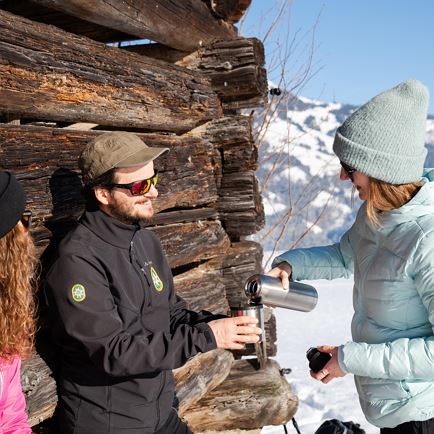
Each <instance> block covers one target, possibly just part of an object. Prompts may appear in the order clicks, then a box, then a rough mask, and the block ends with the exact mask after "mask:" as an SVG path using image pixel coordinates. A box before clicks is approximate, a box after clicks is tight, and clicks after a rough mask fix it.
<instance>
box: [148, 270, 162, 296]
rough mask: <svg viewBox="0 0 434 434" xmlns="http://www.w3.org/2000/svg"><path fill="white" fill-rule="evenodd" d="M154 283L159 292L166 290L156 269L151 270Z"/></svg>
mask: <svg viewBox="0 0 434 434" xmlns="http://www.w3.org/2000/svg"><path fill="white" fill-rule="evenodd" d="M150 271H151V277H152V281H153V282H154V287H155V289H156V290H157V291H158V292H161V291H162V290H163V288H164V286H163V282H162V281H161V279H160V276H159V275H158V274H157V272H156V271H155V268H154V267H151V268H150Z"/></svg>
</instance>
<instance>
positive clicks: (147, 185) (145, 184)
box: [107, 170, 158, 196]
mask: <svg viewBox="0 0 434 434" xmlns="http://www.w3.org/2000/svg"><path fill="white" fill-rule="evenodd" d="M157 181H158V171H157V170H155V171H154V174H153V175H152V176H151V177H150V178H147V179H142V180H141V181H134V182H130V183H129V184H109V185H107V187H109V188H115V187H116V188H125V189H126V190H129V191H130V193H131V195H132V196H143V195H144V194H146V193H148V192H149V190H150V189H151V187H152V186H155V185H157Z"/></svg>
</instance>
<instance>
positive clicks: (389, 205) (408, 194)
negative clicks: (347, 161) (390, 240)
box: [366, 178, 422, 226]
mask: <svg viewBox="0 0 434 434" xmlns="http://www.w3.org/2000/svg"><path fill="white" fill-rule="evenodd" d="M421 186H422V183H421V182H412V183H410V184H399V185H394V184H389V183H387V182H384V181H379V180H378V179H374V178H369V196H368V200H367V201H366V213H367V215H368V219H369V221H370V222H371V223H372V224H373V225H374V226H380V220H379V218H378V215H379V213H380V214H381V213H382V212H385V211H391V210H392V209H396V208H400V207H401V206H403V205H404V204H406V203H407V202H408V201H409V200H410V199H411V198H412V197H413V196H414V195H415V194H416V193H417V192H418V190H419V188H420V187H421Z"/></svg>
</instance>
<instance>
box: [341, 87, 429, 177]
mask: <svg viewBox="0 0 434 434" xmlns="http://www.w3.org/2000/svg"><path fill="white" fill-rule="evenodd" d="M428 98H429V93H428V89H427V88H426V87H425V86H424V85H423V84H422V83H421V82H420V81H417V80H408V81H404V82H403V83H401V84H399V85H398V86H396V87H394V88H392V89H390V90H387V91H385V92H383V93H380V94H379V95H377V96H375V97H374V98H372V99H371V100H370V101H368V102H367V103H366V104H365V105H363V106H362V107H360V108H359V109H357V110H356V111H355V112H354V113H353V114H352V115H351V116H349V117H348V119H347V120H346V121H345V122H344V123H343V124H342V125H341V126H340V127H339V128H338V130H337V132H336V136H335V141H334V144H333V151H334V152H335V154H336V155H337V156H338V157H339V159H340V160H341V161H343V162H344V163H346V164H347V165H348V166H351V167H353V168H354V169H356V170H357V171H359V172H362V173H364V174H365V175H368V176H370V177H372V178H375V179H379V180H382V181H385V182H388V183H390V184H407V183H410V182H415V181H418V180H419V179H420V178H421V176H422V171H423V163H424V161H425V157H426V153H427V151H426V148H425V134H426V118H427V111H428Z"/></svg>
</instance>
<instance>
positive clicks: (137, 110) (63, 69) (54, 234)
mask: <svg viewBox="0 0 434 434" xmlns="http://www.w3.org/2000/svg"><path fill="white" fill-rule="evenodd" d="M250 1H251V0H221V1H215V0H213V1H211V0H188V1H178V2H174V1H169V0H129V1H123V2H118V1H115V0H97V1H88V0H68V1H63V0H62V1H60V0H34V1H27V0H0V120H1V122H2V123H1V124H0V166H1V168H2V169H3V170H9V171H12V172H13V173H14V174H15V175H16V176H17V178H18V179H19V180H20V182H21V183H22V185H23V186H24V189H25V190H26V192H27V195H28V206H29V208H30V209H32V211H33V213H34V223H35V224H34V226H33V229H32V234H33V237H34V239H35V242H36V245H37V248H38V252H39V254H40V255H41V256H43V254H44V252H45V251H46V249H47V246H49V245H50V243H53V242H54V241H55V240H57V239H59V238H60V237H61V236H63V235H64V234H65V233H66V231H67V230H69V228H71V227H72V225H73V224H74V222H75V221H76V220H77V218H78V217H79V216H80V215H81V213H82V212H83V207H84V202H83V198H82V196H81V179H80V172H79V169H78V166H77V160H78V156H79V154H80V152H81V150H82V149H83V147H84V146H85V145H86V143H87V142H88V141H89V140H91V139H93V138H94V137H96V136H97V135H99V134H102V133H103V132H104V131H107V130H127V131H134V132H136V133H137V134H138V135H139V136H140V137H141V138H142V139H143V140H144V141H145V142H146V143H147V144H149V145H150V146H165V147H168V148H170V150H171V152H169V153H168V154H165V155H164V156H163V157H161V158H160V159H159V160H158V170H159V172H160V174H161V176H160V179H159V188H158V189H159V194H160V195H159V199H158V200H157V202H156V204H155V208H156V211H157V214H156V215H155V217H154V219H153V221H152V222H151V223H150V225H149V229H150V230H152V231H154V232H155V233H156V234H157V235H158V237H159V238H160V240H161V242H162V244H163V247H164V249H165V251H166V253H167V256H168V258H169V263H170V265H171V267H172V270H173V274H174V276H175V286H176V290H177V292H178V293H179V294H180V295H181V296H182V297H184V298H185V299H186V300H187V302H188V303H189V306H190V307H191V308H192V309H206V310H210V311H212V312H215V313H226V312H227V309H228V307H229V305H233V304H237V303H239V302H242V301H243V295H242V294H243V293H242V290H243V285H244V281H245V280H246V278H247V277H249V276H250V275H251V274H254V273H256V272H259V271H260V270H261V260H262V250H261V247H260V245H259V244H257V243H254V242H252V241H246V240H245V237H246V236H248V235H251V234H253V233H255V232H256V231H258V230H259V229H260V228H261V227H262V226H263V224H264V212H263V208H262V202H261V197H260V193H259V188H258V183H257V180H256V177H255V170H256V168H257V146H256V144H255V142H254V140H253V137H252V119H251V118H250V117H248V116H243V115H241V114H240V109H243V108H255V107H258V106H261V105H263V104H264V103H265V101H266V98H267V84H266V71H265V69H264V62H265V59H264V53H263V47H262V44H261V42H260V41H258V40H256V39H246V38H241V37H239V36H237V32H236V28H235V27H234V26H233V23H235V22H236V21H237V20H238V19H239V18H240V17H241V16H242V14H243V13H244V11H245V9H246V8H247V7H248V6H249V4H250ZM95 11H98V12H97V13H96V12H95ZM144 38H146V39H152V40H153V41H156V42H157V43H152V44H151V43H149V44H144V43H143V39H144ZM139 39H140V44H135V45H132V44H128V45H125V44H123V43H122V41H132V40H139ZM136 42H137V41H136ZM107 43H110V44H107ZM266 334H267V352H268V355H269V356H273V355H275V352H276V346H275V341H276V330H275V320H274V316H273V315H272V313H271V311H270V312H268V313H267V325H266ZM225 353H226V354H227V353H228V352H225ZM245 354H253V352H252V351H250V352H247V353H245ZM203 356H206V355H203ZM206 357H208V359H207V358H205V359H204V360H205V362H203V363H199V362H198V363H197V366H198V367H196V368H195V370H194V372H195V374H194V376H198V375H199V376H200V375H203V373H204V371H206V368H205V367H206V366H207V363H208V368H209V366H210V363H216V362H215V361H216V360H217V361H222V360H223V361H224V364H225V366H226V368H227V369H226V370H227V372H226V371H225V370H222V371H221V372H226V374H225V375H224V376H223V377H225V376H227V375H229V372H231V374H230V375H238V376H239V377H240V378H241V377H243V375H241V374H239V373H238V374H236V372H238V371H236V369H242V366H244V365H243V364H241V365H237V362H234V361H233V357H232V358H228V357H227V356H221V355H213V354H211V355H208V356H206ZM210 360H212V362H210ZM221 363H223V362H221ZM239 363H242V361H239ZM235 365H237V366H235ZM231 366H232V367H233V368H234V369H235V371H234V372H235V373H232V371H231ZM249 366H250V365H249ZM273 367H274V368H273ZM245 369H247V368H245ZM245 369H244V370H245ZM248 369H251V367H250V368H248ZM248 369H247V370H248ZM267 369H271V370H273V369H274V370H276V369H277V370H278V368H276V367H275V366H274V365H270V366H268V367H267ZM187 371H188V372H189V375H187V377H189V376H190V377H191V375H192V374H191V372H190V371H191V369H190V370H187ZM179 375H180V377H182V380H180V381H179V383H178V384H179V388H178V395H180V396H181V397H183V396H189V395H191V394H192V393H191V390H190V391H189V393H188V391H186V389H185V386H182V384H184V383H185V382H186V378H185V377H186V374H185V375H184V374H179ZM267 377H269V373H268V374H267ZM278 377H281V376H278ZM263 381H265V380H264V378H263ZM266 381H269V380H266ZM222 382H223V379H221V380H217V381H214V383H215V384H214V383H213V382H212V381H208V383H210V386H209V390H211V389H212V388H215V387H216V386H217V385H218V384H220V383H222ZM280 382H282V384H280ZM187 383H188V381H187ZM277 383H279V384H278V387H277V389H278V390H281V389H282V387H283V389H284V390H285V391H286V392H285V393H286V395H285V393H283V400H285V399H286V401H288V402H291V405H286V406H285V405H281V409H280V410H279V412H277V413H276V414H277V415H276V417H275V419H273V420H271V422H270V420H268V419H267V421H266V423H273V421H274V422H275V423H281V422H283V420H284V419H286V420H288V419H289V418H290V416H292V414H293V413H294V412H295V409H296V406H297V402H296V398H295V397H293V396H292V395H291V400H288V397H287V395H288V393H290V389H288V387H289V386H288V385H287V383H286V382H284V380H283V377H281V380H279V381H277ZM188 384H190V386H191V383H188ZM222 384H224V383H222ZM273 384H274V383H273ZM274 386H275V384H274ZM183 387H184V389H183ZM191 387H193V390H196V389H197V386H191ZM243 387H244V388H245V384H244V385H243ZM256 387H258V384H256ZM266 387H268V386H266ZM23 388H24V391H25V394H26V399H27V403H28V411H29V414H30V421H31V424H32V425H36V424H38V423H39V422H41V421H43V420H44V419H46V418H49V417H50V416H51V415H52V413H53V410H54V408H55V402H56V394H55V385H54V380H53V379H52V378H51V377H50V370H49V369H48V367H47V366H46V365H45V364H44V363H43V361H42V360H41V359H40V357H39V356H37V357H35V358H34V359H33V360H30V361H28V362H26V363H25V364H24V368H23ZM195 388H196V389H195ZM277 389H276V390H277ZM283 389H282V390H283ZM288 390H289V392H288ZM279 393H281V392H279ZM231 394H233V391H231ZM193 395H195V396H196V399H190V401H191V404H192V406H193V407H194V416H191V418H190V419H191V424H193V425H194V426H195V429H196V430H202V431H206V429H211V428H212V429H216V427H215V421H214V422H212V421H209V423H208V425H207V422H206V421H205V419H206V418H205V419H204V420H202V425H201V424H200V423H199V422H197V421H196V418H197V415H198V414H199V413H200V410H199V409H198V408H200V402H201V401H200V400H199V401H198V397H202V396H204V399H208V398H207V396H208V395H207V390H205V391H201V393H196V394H194V393H193ZM210 399H211V401H212V398H209V399H208V401H206V402H207V405H208V406H209V405H211V404H210V401H209V400H210ZM280 399H281V398H279V402H280ZM190 401H189V400H188V399H187V398H186V400H185V401H184V402H183V401H181V407H180V409H181V410H182V415H183V416H184V417H185V418H186V419H187V420H189V416H188V414H189V413H188V407H189V405H190V404H188V405H187V404H186V403H190ZM257 401H258V402H261V399H260V398H257ZM226 405H228V404H227V403H226ZM259 405H261V404H259ZM262 405H265V403H263V402H262ZM267 405H268V404H267ZM211 407H212V405H211ZM209 411H210V410H209V409H208V410H207V412H208V413H209ZM236 411H237V410H236V405H235V412H236ZM208 413H207V414H208ZM199 419H200V418H199ZM211 419H213V417H211ZM276 421H278V422H276ZM262 422H264V421H261V420H257V421H256V422H249V423H248V426H246V427H245V428H246V429H247V428H248V429H252V426H253V425H254V424H255V423H256V425H257V427H260V426H263V424H262ZM221 423H222V426H223V425H225V424H224V423H223V422H221ZM252 424H253V425H252ZM264 424H265V423H264ZM226 425H227V424H226ZM226 425H225V426H224V428H225V429H229V428H228V426H226ZM235 427H236V428H239V427H242V426H235Z"/></svg>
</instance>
